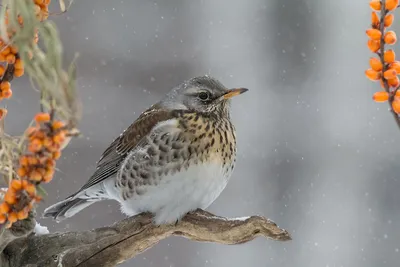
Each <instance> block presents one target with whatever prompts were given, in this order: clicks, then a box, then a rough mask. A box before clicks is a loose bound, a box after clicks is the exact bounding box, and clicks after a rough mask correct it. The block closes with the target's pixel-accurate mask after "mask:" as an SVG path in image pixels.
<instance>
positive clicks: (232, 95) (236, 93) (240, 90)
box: [223, 88, 249, 99]
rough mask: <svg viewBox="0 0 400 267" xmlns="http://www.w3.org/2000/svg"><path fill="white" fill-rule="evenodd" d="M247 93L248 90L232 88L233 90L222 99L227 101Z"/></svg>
mask: <svg viewBox="0 0 400 267" xmlns="http://www.w3.org/2000/svg"><path fill="white" fill-rule="evenodd" d="M247 91H249V89H247V88H234V89H230V90H228V91H227V92H226V93H225V94H224V95H223V97H224V99H229V98H232V97H234V96H237V95H241V94H243V93H244V92H247Z"/></svg>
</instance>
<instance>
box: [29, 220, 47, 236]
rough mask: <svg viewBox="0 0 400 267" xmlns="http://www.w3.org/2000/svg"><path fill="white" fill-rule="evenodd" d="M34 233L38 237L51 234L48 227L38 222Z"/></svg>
mask: <svg viewBox="0 0 400 267" xmlns="http://www.w3.org/2000/svg"><path fill="white" fill-rule="evenodd" d="M33 231H34V232H35V234H36V235H46V234H48V233H50V232H49V229H47V227H46V226H41V225H40V223H38V222H36V225H35V229H34V230H33Z"/></svg>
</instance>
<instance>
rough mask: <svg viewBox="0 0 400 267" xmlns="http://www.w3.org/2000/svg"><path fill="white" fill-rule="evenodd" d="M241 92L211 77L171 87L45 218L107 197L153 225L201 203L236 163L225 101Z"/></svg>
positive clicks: (212, 197)
mask: <svg viewBox="0 0 400 267" xmlns="http://www.w3.org/2000/svg"><path fill="white" fill-rule="evenodd" d="M247 90H248V89H246V88H235V89H227V88H226V87H225V86H224V85H223V84H222V83H220V82H219V81H218V80H216V79H214V78H212V77H209V76H199V77H195V78H192V79H190V80H187V81H185V82H183V83H181V84H180V85H178V86H176V87H175V88H173V89H172V90H171V91H170V92H169V93H167V94H166V96H165V97H164V98H163V99H162V100H161V101H160V102H158V103H156V104H155V105H153V106H151V107H150V108H149V109H147V110H146V111H144V112H143V113H142V114H141V115H140V116H139V118H138V119H137V120H136V121H135V122H133V124H131V125H130V126H129V127H128V128H127V129H126V130H125V131H124V132H123V133H122V134H121V135H120V136H119V137H118V138H116V139H115V140H114V141H113V142H112V143H111V144H110V145H109V147H108V148H107V149H106V150H105V151H104V152H103V154H102V156H101V158H100V160H99V161H98V163H97V168H96V170H95V172H94V174H93V175H92V176H91V177H90V179H89V180H88V181H87V182H86V184H84V185H83V186H82V187H81V189H79V190H78V191H77V192H76V193H74V194H73V195H71V196H69V197H68V198H66V199H65V200H63V201H61V202H58V203H56V204H54V205H52V206H50V207H49V208H47V209H46V210H45V212H44V217H52V218H54V219H55V220H57V221H61V220H63V219H65V218H68V217H71V216H73V215H75V214H76V213H77V212H79V211H81V210H82V209H84V208H86V207H88V206H89V205H91V204H93V203H95V202H97V201H101V200H106V199H113V200H116V201H118V202H119V203H120V205H121V210H122V212H123V213H125V214H126V215H128V216H133V215H136V214H139V213H142V212H151V213H152V214H153V215H154V223H156V224H163V223H173V222H176V221H178V220H179V219H180V218H182V217H183V216H184V215H185V214H187V213H188V212H190V211H193V210H196V209H198V208H200V209H206V208H207V207H208V206H209V205H210V204H211V203H212V202H214V200H215V199H216V198H217V197H218V196H219V195H220V194H221V192H222V191H223V189H224V188H225V186H226V185H227V183H228V181H229V179H230V177H231V174H232V171H233V169H234V167H235V163H236V135H235V128H234V126H233V124H232V122H231V118H230V99H231V98H232V97H234V96H237V95H239V94H242V93H244V92H246V91H247Z"/></svg>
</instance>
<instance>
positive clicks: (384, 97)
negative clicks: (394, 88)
mask: <svg viewBox="0 0 400 267" xmlns="http://www.w3.org/2000/svg"><path fill="white" fill-rule="evenodd" d="M372 99H373V100H374V101H375V102H386V101H388V99H389V94H388V93H387V92H385V91H382V92H376V93H375V94H374V96H373V97H372Z"/></svg>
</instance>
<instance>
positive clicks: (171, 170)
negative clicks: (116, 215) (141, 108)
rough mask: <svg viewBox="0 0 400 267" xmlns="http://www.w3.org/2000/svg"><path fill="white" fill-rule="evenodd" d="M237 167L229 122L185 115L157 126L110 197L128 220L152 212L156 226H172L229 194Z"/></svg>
mask: <svg viewBox="0 0 400 267" xmlns="http://www.w3.org/2000/svg"><path fill="white" fill-rule="evenodd" d="M235 162H236V137H235V129H234V126H233V125H232V123H231V121H230V120H229V117H226V118H221V117H219V116H213V115H209V114H201V113H195V112H187V111H180V112H176V113H175V114H174V116H173V118H171V119H169V120H166V121H164V122H161V123H159V124H158V125H156V126H155V127H154V129H153V130H152V132H151V134H149V135H148V137H147V138H146V139H145V140H144V141H143V142H142V144H140V145H138V147H137V149H135V150H134V151H132V152H131V153H130V154H129V155H128V156H127V157H126V159H125V160H124V162H123V164H122V167H121V169H120V171H119V172H118V174H117V177H116V179H115V180H114V181H115V182H114V184H113V185H112V186H113V188H114V190H113V191H114V192H109V193H111V194H112V195H114V196H115V198H116V199H117V200H118V201H119V202H120V203H121V207H122V210H123V212H124V213H126V214H128V215H134V214H138V213H140V212H142V211H150V212H152V213H154V214H155V222H156V223H157V224H160V223H171V222H173V221H174V220H176V219H177V218H180V217H181V216H183V215H184V214H186V213H187V212H189V211H191V210H194V209H197V208H202V209H205V208H207V207H208V206H209V205H210V204H211V203H212V202H213V201H214V200H215V199H216V198H217V197H218V196H219V195H220V193H221V192H222V190H223V189H224V188H225V186H226V184H227V182H228V180H229V178H230V176H231V174H232V171H233V169H234V166H235ZM109 186H111V184H110V185H109ZM108 188H110V187H108Z"/></svg>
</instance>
